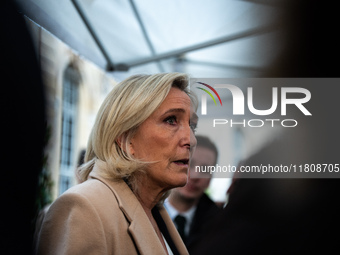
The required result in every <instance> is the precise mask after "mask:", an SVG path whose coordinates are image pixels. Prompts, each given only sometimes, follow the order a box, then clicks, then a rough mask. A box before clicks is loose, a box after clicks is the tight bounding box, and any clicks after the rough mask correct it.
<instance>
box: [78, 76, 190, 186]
mask: <svg viewBox="0 0 340 255" xmlns="http://www.w3.org/2000/svg"><path fill="white" fill-rule="evenodd" d="M188 85H189V78H188V76H187V75H186V74H183V73H161V74H155V75H134V76H131V77H129V78H127V79H125V80H124V81H122V82H120V83H119V84H117V85H116V86H115V87H114V88H113V90H112V91H111V92H110V93H109V94H108V95H107V97H106V98H105V100H104V102H103V104H102V105H101V107H100V109H99V112H98V114H97V117H96V121H95V124H94V126H93V129H92V132H91V135H90V137H89V141H88V145H87V149H86V155H85V160H84V162H85V163H84V164H83V165H82V166H81V167H79V170H78V173H79V177H80V179H81V181H85V180H86V179H87V178H88V176H89V174H90V172H91V171H92V169H93V166H94V164H95V162H96V160H101V161H104V162H106V165H107V166H108V167H106V168H105V169H101V172H100V175H101V176H103V177H104V178H114V179H115V178H126V179H128V180H129V183H130V185H132V186H133V185H134V183H132V182H135V181H134V180H133V179H134V178H131V177H133V176H134V173H137V172H138V170H143V168H144V167H145V165H146V164H147V162H142V161H140V160H138V159H135V158H134V157H133V156H132V155H131V154H130V153H129V150H128V149H125V150H124V148H128V147H129V146H128V145H129V143H130V139H131V138H132V137H133V135H134V134H135V132H136V130H137V128H138V127H139V125H141V124H142V123H143V122H144V121H145V120H146V119H147V118H148V117H149V116H150V115H151V114H152V113H153V112H154V111H155V110H156V109H157V108H158V107H159V106H160V105H161V103H162V102H163V101H164V99H165V98H166V97H167V95H168V93H169V91H170V89H171V88H172V87H176V88H179V89H180V90H182V91H184V92H185V93H187V94H188V95H189V97H190V98H191V100H192V102H193V104H194V107H195V108H197V99H196V98H195V96H193V95H192V94H191V93H190V92H189V89H188Z"/></svg>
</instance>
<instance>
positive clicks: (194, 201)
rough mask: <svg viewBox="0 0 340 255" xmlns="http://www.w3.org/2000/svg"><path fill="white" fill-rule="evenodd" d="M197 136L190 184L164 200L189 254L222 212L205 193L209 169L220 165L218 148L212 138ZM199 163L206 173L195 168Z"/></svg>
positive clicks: (208, 180) (208, 179) (174, 190)
mask: <svg viewBox="0 0 340 255" xmlns="http://www.w3.org/2000/svg"><path fill="white" fill-rule="evenodd" d="M196 139H197V146H196V149H195V152H194V154H193V156H192V159H191V162H190V172H189V179H188V183H187V184H186V185H185V186H184V187H180V188H176V189H173V190H172V191H171V194H170V196H169V198H168V199H167V200H166V202H165V203H164V205H165V208H166V209H167V211H168V213H169V215H170V217H171V219H172V220H173V221H174V223H175V225H176V227H177V229H178V231H179V233H180V234H181V237H182V239H183V241H184V243H185V245H186V247H187V249H188V251H189V253H190V247H191V244H192V243H193V242H195V241H198V240H199V241H203V240H204V238H205V235H206V228H207V226H209V224H210V222H211V220H212V219H213V218H215V217H216V215H217V214H218V213H219V212H220V208H219V207H218V206H217V205H216V204H215V202H213V201H212V200H211V199H210V198H209V196H208V195H207V194H205V191H206V189H207V188H208V187H209V184H210V180H211V177H212V175H211V173H210V172H209V171H207V169H208V167H211V166H215V165H216V163H217V157H218V151H217V148H216V146H215V144H214V143H212V142H211V140H210V139H209V138H208V137H205V136H199V135H198V136H196ZM196 166H197V167H200V169H201V170H202V172H199V171H195V169H196Z"/></svg>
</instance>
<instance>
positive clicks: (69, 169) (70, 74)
mask: <svg viewBox="0 0 340 255" xmlns="http://www.w3.org/2000/svg"><path fill="white" fill-rule="evenodd" d="M79 83H80V75H79V72H78V71H77V70H76V69H75V68H74V67H73V66H71V65H69V66H68V67H67V68H66V70H65V73H64V80H63V97H62V100H63V103H62V130H61V131H62V133H61V155H60V179H59V194H62V193H63V192H64V191H66V190H67V189H68V188H70V187H71V186H72V185H73V184H74V171H75V168H76V162H75V161H76V160H75V159H76V155H75V153H76V151H75V141H76V128H77V113H78V94H79V91H78V89H79V88H78V87H79Z"/></svg>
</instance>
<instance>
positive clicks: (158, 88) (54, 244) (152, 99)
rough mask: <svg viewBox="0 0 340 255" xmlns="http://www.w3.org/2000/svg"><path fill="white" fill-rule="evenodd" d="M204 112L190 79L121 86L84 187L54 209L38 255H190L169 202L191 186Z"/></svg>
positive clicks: (103, 116) (169, 77) (136, 80)
mask: <svg viewBox="0 0 340 255" xmlns="http://www.w3.org/2000/svg"><path fill="white" fill-rule="evenodd" d="M196 107H197V102H196V101H195V98H194V97H193V96H192V95H191V94H190V93H189V91H188V77H187V76H186V75H185V74H181V73H164V74H156V75H136V76H132V77H130V78H127V79H126V80H124V81H122V82H121V83H120V84H118V85H117V86H116V87H115V88H114V89H113V90H112V91H111V93H110V94H109V95H108V96H107V97H106V99H105V100H104V102H103V104H102V106H101V108H100V110H99V112H98V115H97V118H96V122H95V124H94V127H93V130H92V133H91V136H90V138H89V141H88V147H87V150H86V155H85V163H84V164H83V165H82V166H81V167H80V169H79V173H78V174H79V176H80V178H81V181H82V183H81V184H78V185H76V186H74V187H72V188H71V189H69V190H68V191H66V192H65V193H64V194H63V195H61V196H60V197H59V198H58V199H57V200H56V201H55V202H54V203H53V204H52V205H51V207H50V209H49V211H48V213H47V215H46V217H45V219H44V222H43V224H42V228H41V231H40V235H39V240H38V254H58V255H60V254H72V255H74V254H82V255H84V254H129V255H131V254H157V255H159V254H187V253H188V252H187V250H186V248H185V246H184V244H183V242H182V240H181V238H180V236H179V234H178V232H177V230H176V228H175V227H174V225H173V223H172V220H171V219H170V217H169V215H168V214H167V212H166V210H165V209H164V207H163V201H164V199H165V197H166V196H167V193H168V191H169V190H170V189H172V188H175V187H180V186H184V185H185V184H186V182H187V177H188V167H189V159H190V157H191V154H192V150H193V148H194V147H195V146H196V138H195V136H194V129H195V126H196V123H197V115H196V114H195V111H196Z"/></svg>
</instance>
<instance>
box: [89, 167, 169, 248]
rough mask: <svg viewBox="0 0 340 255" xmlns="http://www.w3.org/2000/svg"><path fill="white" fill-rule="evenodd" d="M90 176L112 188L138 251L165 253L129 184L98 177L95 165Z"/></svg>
mask: <svg viewBox="0 0 340 255" xmlns="http://www.w3.org/2000/svg"><path fill="white" fill-rule="evenodd" d="M90 177H91V178H95V179H98V180H100V181H101V182H103V183H104V184H106V185H107V186H108V187H109V188H110V189H111V190H112V192H113V194H114V196H115V197H116V199H117V201H118V205H119V208H120V210H121V211H122V212H123V213H124V215H125V217H126V219H127V221H128V222H129V224H130V225H129V228H128V231H129V232H130V235H131V237H132V239H133V240H134V243H135V244H136V248H137V249H138V252H139V253H140V254H166V253H165V250H164V249H163V246H162V244H161V242H160V240H159V238H158V236H157V234H156V232H155V230H154V228H153V226H152V225H151V222H150V221H149V219H148V217H147V215H146V213H145V212H144V210H143V207H142V206H141V204H140V203H139V201H138V200H137V198H136V196H135V195H134V193H133V192H132V191H131V189H130V188H129V186H128V185H127V184H126V183H125V182H124V181H123V180H115V181H112V180H108V179H104V178H102V177H100V176H99V175H98V173H97V172H96V166H95V168H94V169H93V171H92V172H91V174H90Z"/></svg>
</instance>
